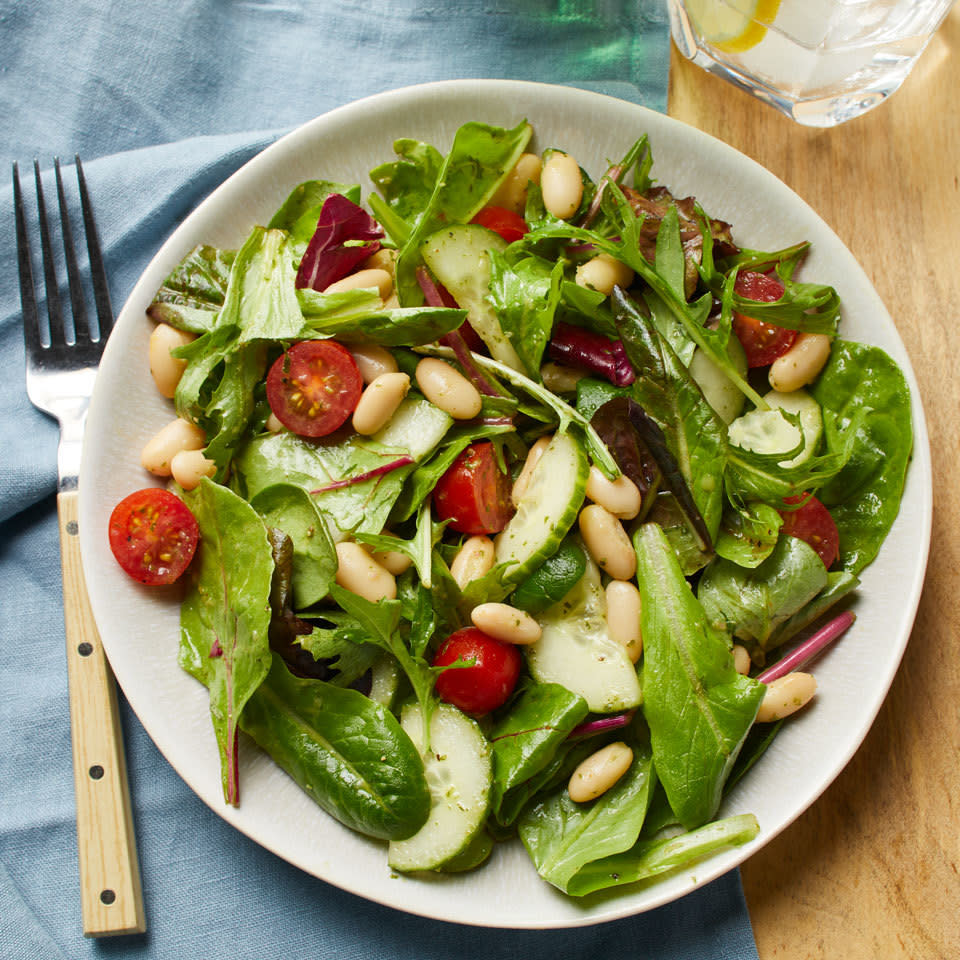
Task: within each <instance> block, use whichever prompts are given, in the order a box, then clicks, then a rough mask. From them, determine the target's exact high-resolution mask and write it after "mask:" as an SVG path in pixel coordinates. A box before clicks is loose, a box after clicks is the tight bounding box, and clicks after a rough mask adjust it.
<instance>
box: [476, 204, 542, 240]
mask: <svg viewBox="0 0 960 960" xmlns="http://www.w3.org/2000/svg"><path fill="white" fill-rule="evenodd" d="M470 222H471V223H479V224H480V226H481V227H486V228H487V229H488V230H492V231H493V232H494V233H499V234H500V236H501V237H503V239H504V240H506V241H507V243H513V242H514V241H515V240H519V239H520V238H521V237H522V236H523V235H524V234H526V233H529V232H530V228H529V227H528V226H527V221H526V220H524V219H523V217H521V216H520V214H519V213H514V212H513V211H512V210H507V209H505V208H504V207H484V208H483V209H482V210H481V211H480V212H479V213H478V214H477V215H476V216H475V217H474V218H473V220H471V221H470Z"/></svg>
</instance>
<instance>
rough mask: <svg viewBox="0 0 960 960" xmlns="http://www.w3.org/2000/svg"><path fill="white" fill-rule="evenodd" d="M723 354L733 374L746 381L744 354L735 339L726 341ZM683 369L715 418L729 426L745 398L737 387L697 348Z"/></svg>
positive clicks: (732, 337)
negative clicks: (727, 359)
mask: <svg viewBox="0 0 960 960" xmlns="http://www.w3.org/2000/svg"><path fill="white" fill-rule="evenodd" d="M727 355H728V356H729V357H730V362H731V363H732V364H733V365H734V367H735V368H736V370H737V373H739V374H740V376H741V377H743V378H746V376H747V355H746V353H745V352H744V349H743V346H742V345H741V343H740V341H739V340H738V339H737V338H736V337H735V336H732V335H731V337H730V340H729V341H728V342H727ZM687 369H688V371H689V373H690V376H691V377H693V379H694V380H695V381H696V383H697V386H698V387H699V388H700V390H701V391H702V392H703V395H704V397H705V398H706V401H707V403H709V404H710V406H711V407H713V409H714V411H715V412H716V414H717V416H718V417H719V418H720V419H721V420H722V421H723V422H724V423H732V422H733V420H734V419H736V417H738V416H739V415H740V411H741V410H742V409H743V401H744V400H745V399H746V398H745V397H744V395H743V392H742V391H741V390H740V388H739V387H738V386H737V385H736V384H735V383H734V382H733V381H732V380H731V379H730V378H729V377H728V376H727V375H726V374H725V373H724V372H723V371H722V370H721V369H720V368H719V367H718V366H717V365H716V364H715V363H714V362H713V360H711V359H710V357H709V356H708V355H707V354H706V353H704V352H703V350H701V349H700V348H699V347H697V349H696V350H694V351H693V357H692V358H691V360H690V366H689V367H688V368H687Z"/></svg>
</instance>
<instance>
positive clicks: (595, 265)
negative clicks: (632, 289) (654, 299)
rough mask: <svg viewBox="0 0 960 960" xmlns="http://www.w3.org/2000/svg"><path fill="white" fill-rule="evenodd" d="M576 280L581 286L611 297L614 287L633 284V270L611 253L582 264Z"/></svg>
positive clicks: (578, 268)
mask: <svg viewBox="0 0 960 960" xmlns="http://www.w3.org/2000/svg"><path fill="white" fill-rule="evenodd" d="M575 279H576V281H577V284H578V285H579V286H581V287H589V288H590V289H591V290H596V291H597V292H598V293H602V294H604V295H605V296H608V297H609V296H610V294H611V293H613V288H614V287H629V286H630V284H631V283H633V270H632V269H631V268H630V267H628V266H627V265H626V264H625V263H621V262H620V261H619V260H617V259H616V258H615V257H611V256H610V254H609V253H601V254H599V255H598V256H596V257H594V258H593V259H592V260H588V261H587V262H586V263H581V264H580V266H579V267H577V273H576V278H575Z"/></svg>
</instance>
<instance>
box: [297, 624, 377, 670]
mask: <svg viewBox="0 0 960 960" xmlns="http://www.w3.org/2000/svg"><path fill="white" fill-rule="evenodd" d="M320 615H321V616H322V617H323V619H322V620H321V622H320V623H318V624H316V623H315V624H314V625H313V629H312V630H311V631H310V633H307V634H304V635H303V636H300V637H298V638H297V644H298V646H299V647H300V648H301V649H302V650H303V651H304V653H307V654H309V655H310V656H311V657H312V658H313V659H314V660H315V661H319V662H323V663H325V665H326V666H327V668H328V670H329V672H330V673H331V674H333V675H332V676H324V677H321V679H323V680H326V681H327V682H328V683H333V684H335V685H336V686H338V687H349V686H350V684H352V683H353V682H354V681H356V680H358V679H359V678H360V677H362V676H363V675H364V674H365V673H366V672H367V671H368V670H369V669H370V668H371V667H372V666H373V663H374V661H376V659H377V658H378V657H380V656H382V654H381V653H380V651H379V650H378V649H377V648H376V647H375V646H373V644H369V643H365V642H364V639H363V638H364V636H365V633H364V630H363V627H361V626H360V624H359V623H358V622H357V621H356V620H355V619H354V618H353V617H351V616H350V615H349V614H346V613H344V612H343V611H342V610H334V609H330V608H324V609H323V610H322V611H321V612H320ZM325 624H329V626H326V625H325Z"/></svg>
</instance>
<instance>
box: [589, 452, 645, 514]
mask: <svg viewBox="0 0 960 960" xmlns="http://www.w3.org/2000/svg"><path fill="white" fill-rule="evenodd" d="M586 493H587V497H589V499H591V500H592V501H593V502H594V503H599V504H600V506H601V507H605V508H606V509H607V510H609V511H610V512H611V513H612V514H613V515H614V516H615V517H617V519H619V520H632V519H633V518H634V517H635V516H636V515H637V514H638V513H639V512H640V507H641V506H642V504H643V496H642V495H641V493H640V490H639V488H638V487H637V485H636V484H635V483H634V482H633V481H632V480H631V479H630V478H629V477H628V476H627V475H626V474H624V473H621V474H620V476H619V477H617V479H616V480H608V479H607V478H606V477H605V476H604V475H603V472H602V471H601V470H600V469H599V468H598V467H596V466H592V465H591V467H590V475H589V476H588V477H587V490H586Z"/></svg>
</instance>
